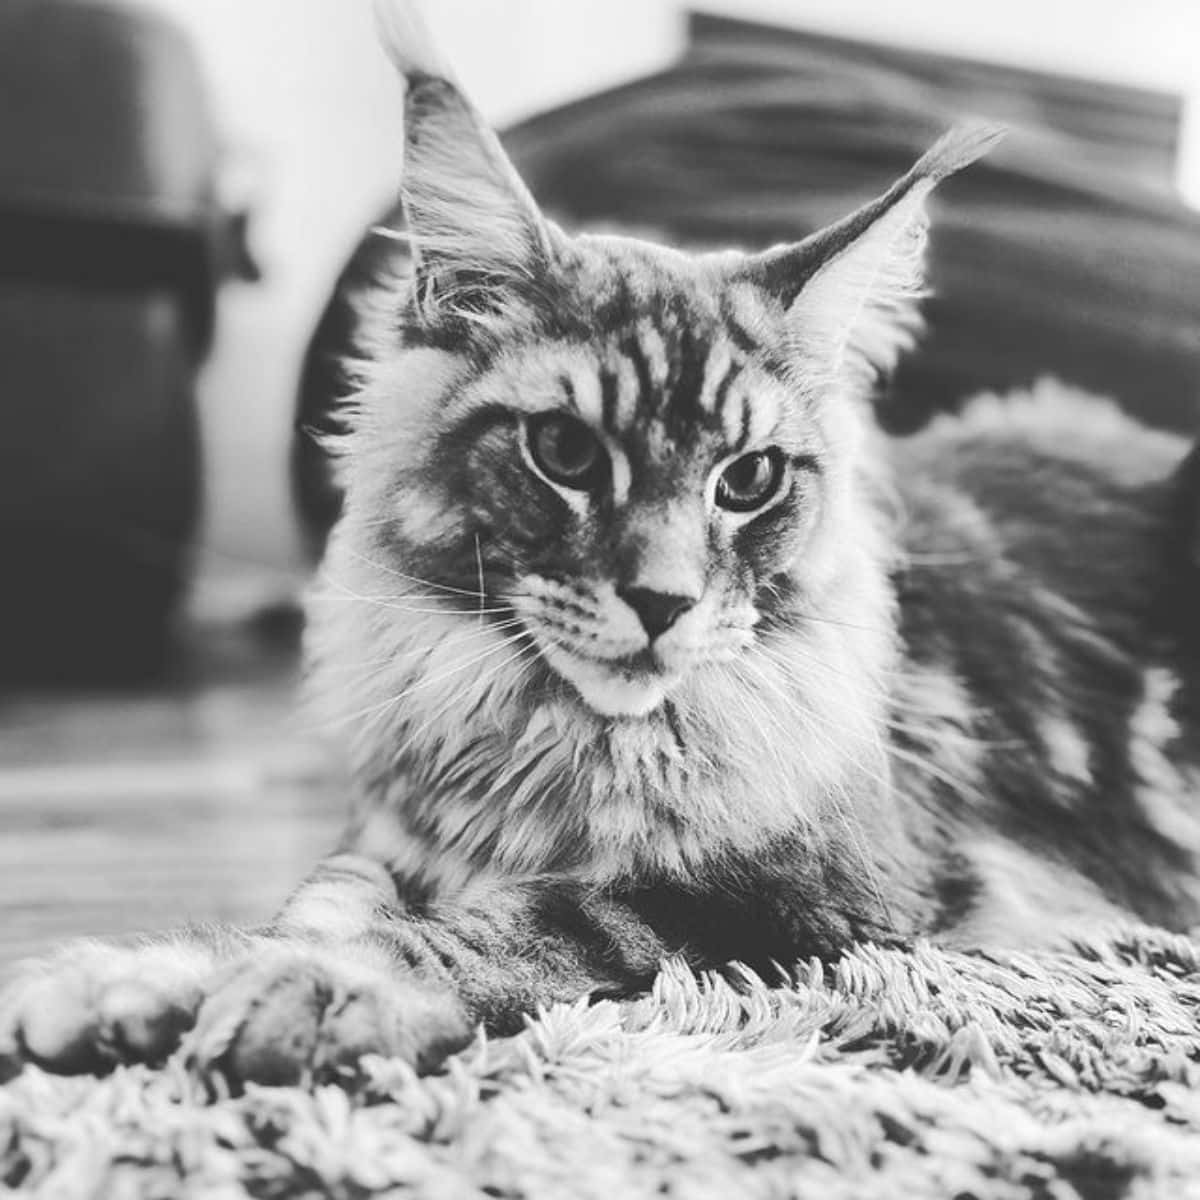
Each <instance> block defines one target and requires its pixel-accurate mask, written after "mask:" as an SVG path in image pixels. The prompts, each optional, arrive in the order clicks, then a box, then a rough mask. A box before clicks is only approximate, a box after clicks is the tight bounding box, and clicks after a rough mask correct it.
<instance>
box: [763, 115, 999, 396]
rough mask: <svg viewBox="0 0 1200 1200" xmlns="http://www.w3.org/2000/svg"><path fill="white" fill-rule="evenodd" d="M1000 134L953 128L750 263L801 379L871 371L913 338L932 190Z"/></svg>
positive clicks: (884, 367) (881, 368)
mask: <svg viewBox="0 0 1200 1200" xmlns="http://www.w3.org/2000/svg"><path fill="white" fill-rule="evenodd" d="M1003 135H1004V131H1003V130H1002V129H999V128H997V127H994V126H987V127H973V128H957V129H953V130H951V131H950V132H949V133H947V134H946V135H945V136H944V137H942V138H941V139H940V140H939V141H938V142H937V143H936V144H935V145H934V146H933V147H932V148H931V149H930V150H929V151H927V152H926V153H925V154H924V155H923V156H922V157H921V159H920V160H919V161H918V162H917V163H916V165H915V166H914V167H913V168H912V169H911V170H910V171H909V172H908V173H907V174H906V175H904V176H903V178H901V179H899V180H898V181H897V182H896V183H895V184H893V185H892V187H890V188H889V189H888V190H887V191H886V192H885V193H884V194H883V195H882V196H880V197H878V198H877V199H875V200H872V201H871V202H870V203H868V204H866V205H864V206H863V207H862V208H860V209H858V211H857V212H854V213H851V214H850V216H848V217H845V218H844V219H843V220H841V221H838V222H837V223H836V224H834V225H830V226H828V227H827V228H825V229H822V230H819V231H818V232H816V233H814V234H813V235H812V236H811V237H809V238H807V239H805V240H804V241H803V242H800V243H798V244H796V245H792V246H780V247H776V248H774V249H772V250H768V251H766V252H765V253H764V254H760V255H758V256H756V257H754V258H752V259H751V260H750V261H749V263H747V264H746V267H745V273H744V274H743V275H742V278H743V279H748V280H749V281H751V282H753V283H754V284H756V285H757V286H758V287H759V288H760V289H762V290H763V291H765V292H766V293H767V294H768V296H769V297H770V298H771V299H772V300H773V301H775V302H777V303H781V304H782V306H783V308H784V311H785V336H786V340H787V344H788V354H789V358H790V360H791V363H792V365H793V367H794V368H795V369H797V372H798V375H800V376H801V377H802V379H803V380H804V381H808V382H815V383H817V384H818V385H820V384H821V383H823V382H824V381H826V380H828V379H831V378H836V377H839V376H840V377H842V378H845V377H846V376H847V375H849V376H850V377H851V378H852V379H861V378H862V377H863V376H866V377H867V378H873V377H874V376H875V375H876V374H877V373H882V372H886V371H889V370H891V368H893V367H894V366H895V365H896V362H897V360H898V359H899V357H900V355H901V353H902V352H903V351H905V350H907V349H908V348H909V347H910V346H911V345H912V344H913V342H914V340H915V338H916V335H917V333H918V332H919V331H920V328H921V316H920V302H921V299H922V298H923V296H924V294H925V292H924V289H925V275H924V260H925V242H926V233H927V230H928V225H929V217H928V213H927V212H926V207H925V206H926V200H927V199H928V197H929V193H930V192H931V191H932V190H933V188H934V186H935V185H936V184H937V183H938V182H940V181H941V180H942V179H945V178H946V176H947V175H951V174H953V173H954V172H955V171H958V170H961V169H962V168H963V167H965V166H967V165H968V164H969V163H972V162H974V161H975V159H977V158H979V157H980V155H982V154H984V153H986V152H987V151H988V150H989V149H990V148H991V147H992V146H993V145H994V144H995V143H996V142H997V141H998V140H999V139H1000V138H1001V137H1003Z"/></svg>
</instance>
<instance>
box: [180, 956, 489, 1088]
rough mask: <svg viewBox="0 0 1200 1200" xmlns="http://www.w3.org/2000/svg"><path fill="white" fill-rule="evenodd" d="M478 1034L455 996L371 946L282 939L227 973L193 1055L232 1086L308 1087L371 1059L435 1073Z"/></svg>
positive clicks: (201, 1067) (201, 1023)
mask: <svg viewBox="0 0 1200 1200" xmlns="http://www.w3.org/2000/svg"><path fill="white" fill-rule="evenodd" d="M472 1032H473V1031H472V1026H471V1023H470V1021H469V1019H468V1017H467V1014H466V1011H465V1009H464V1008H463V1006H462V1003H461V1001H460V1000H459V999H458V997H457V996H456V995H455V994H454V993H453V992H452V991H450V990H449V989H448V988H441V987H438V986H436V985H431V984H427V983H425V982H423V981H421V980H418V979H405V978H404V977H403V976H401V975H399V974H398V973H397V971H396V970H395V968H394V966H393V965H392V964H391V963H390V962H389V961H388V960H387V958H386V957H385V956H383V955H382V954H380V955H378V956H377V955H376V954H375V952H374V951H373V950H372V948H370V947H350V948H339V949H331V948H328V947H322V946H320V945H316V944H307V943H287V942H282V943H280V944H279V945H278V946H275V947H270V948H267V949H265V950H264V951H263V952H262V953H261V954H259V955H256V956H255V957H254V958H252V959H245V960H242V961H239V962H236V963H234V964H232V965H231V966H229V967H228V968H226V969H225V970H224V971H223V972H221V973H220V975H219V976H218V978H217V980H216V981H215V982H214V983H213V985H212V987H211V989H210V991H209V993H208V995H207V996H206V998H205V1000H204V1003H203V1004H202V1006H201V1008H200V1012H199V1016H198V1018H197V1020H196V1024H195V1028H194V1029H193V1030H192V1031H191V1033H190V1034H189V1035H188V1037H187V1039H186V1055H187V1059H188V1063H189V1066H190V1067H191V1068H192V1069H193V1070H195V1071H197V1072H198V1073H200V1074H202V1075H220V1076H222V1077H224V1078H225V1079H226V1080H227V1081H228V1082H229V1083H230V1084H232V1085H233V1086H234V1087H237V1086H240V1085H241V1084H242V1083H247V1082H253V1083H261V1084H308V1083H312V1082H322V1081H326V1080H332V1079H336V1078H340V1077H345V1076H346V1075H347V1074H348V1073H353V1070H354V1068H355V1066H356V1064H357V1063H358V1061H359V1059H360V1058H361V1057H362V1056H363V1055H364V1054H380V1055H383V1056H385V1057H394V1058H401V1059H403V1060H405V1061H406V1062H408V1063H409V1064H410V1065H412V1066H414V1067H416V1068H417V1070H422V1071H423V1070H429V1069H430V1068H432V1067H434V1066H437V1065H438V1064H439V1063H440V1062H441V1061H442V1060H443V1059H444V1058H445V1057H446V1056H447V1055H449V1054H452V1053H453V1052H454V1051H455V1050H459V1049H461V1048H462V1047H463V1046H465V1045H466V1044H467V1043H468V1042H469V1041H470V1039H471V1036H472Z"/></svg>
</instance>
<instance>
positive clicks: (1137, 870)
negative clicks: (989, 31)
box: [0, 0, 1200, 1086]
mask: <svg viewBox="0 0 1200 1200" xmlns="http://www.w3.org/2000/svg"><path fill="white" fill-rule="evenodd" d="M377 9H378V13H379V17H380V25H381V29H382V31H383V35H384V41H385V45H386V46H387V48H388V50H389V51H390V53H391V55H392V57H393V59H394V61H395V63H396V65H397V67H398V68H399V70H400V72H401V73H402V74H403V75H404V77H405V78H406V80H407V87H408V92H407V103H406V142H405V148H404V158H405V162H404V196H403V200H404V208H405V212H406V216H407V222H408V236H409V237H410V239H411V254H412V273H411V278H410V279H408V280H407V281H406V282H405V284H404V286H403V287H402V288H401V289H398V290H397V291H396V292H394V293H390V294H389V301H388V304H387V306H386V307H385V309H384V311H383V313H382V319H380V320H378V321H377V322H376V325H377V328H376V329H375V332H374V334H373V353H372V362H371V364H370V365H369V367H368V368H366V370H367V378H366V380H365V382H364V385H363V388H362V391H361V394H360V395H359V396H358V397H357V400H356V402H355V407H354V413H353V416H352V418H351V420H350V430H349V432H348V433H347V435H346V437H345V438H344V441H343V442H342V444H341V445H340V447H339V451H340V458H341V469H342V473H343V479H344V484H345V489H346V491H345V497H346V498H345V509H344V513H343V516H342V519H341V521H340V523H339V525H338V527H337V529H336V530H335V532H334V535H333V538H332V541H331V544H330V547H329V550H328V556H327V562H326V565H325V569H324V572H323V579H324V582H323V583H322V585H321V586H320V587H319V589H318V591H317V593H316V594H315V596H314V597H313V600H312V604H311V610H310V622H309V628H308V634H307V637H308V653H309V656H310V660H311V663H312V670H313V677H314V680H315V683H316V688H317V691H318V694H319V695H320V697H321V702H322V703H323V704H324V706H325V711H326V713H327V715H328V717H329V720H330V722H331V723H332V724H333V725H335V726H336V727H337V728H339V729H341V730H342V731H344V735H345V738H346V745H347V753H348V756H349V761H350V764H351V767H352V771H353V778H354V781H355V797H354V804H353V808H352V814H351V818H350V821H349V823H348V826H347V829H346V832H345V834H344V836H343V838H342V841H341V843H340V845H339V846H338V848H337V850H336V852H335V853H334V854H332V855H331V856H330V857H329V858H328V859H327V860H326V861H325V862H323V863H322V864H320V865H319V866H318V868H317V869H316V871H315V872H314V873H313V874H312V876H311V877H310V878H309V879H308V881H307V882H306V883H304V884H303V885H302V886H301V887H300V888H299V889H298V890H297V891H296V892H295V893H294V894H293V895H292V897H291V898H290V899H289V900H288V902H287V903H286V904H285V906H284V907H283V909H282V911H281V912H280V913H279V915H278V916H277V918H276V919H275V920H274V921H273V922H272V923H271V925H270V926H269V927H267V928H264V929H261V930H252V931H241V930H233V929H212V930H195V931H189V932H186V933H182V934H177V935H173V936H169V937H164V938H161V939H157V940H152V941H149V942H147V943H145V944H142V945H139V946H133V947H115V946H105V945H99V944H86V945H82V946H73V947H68V948H67V949H65V950H64V951H63V952H62V953H61V954H59V955H58V956H56V957H53V958H51V959H49V960H48V961H46V962H43V963H41V964H38V965H36V966H34V967H32V968H28V969H26V970H24V971H23V973H22V974H21V975H20V976H19V978H18V979H17V980H15V981H14V982H13V983H11V984H10V985H9V987H8V989H7V990H6V992H5V993H4V996H3V999H0V1061H3V1062H4V1064H6V1069H7V1070H9V1071H12V1070H17V1069H20V1067H21V1066H22V1064H24V1063H26V1062H33V1063H37V1064H39V1065H41V1066H42V1067H44V1068H47V1069H51V1070H57V1071H67V1072H83V1071H104V1070H106V1069H109V1068H110V1067H111V1066H112V1065H113V1064H114V1063H117V1062H123V1061H145V1062H151V1063H157V1062H161V1061H163V1059H164V1058H165V1057H166V1056H167V1055H168V1054H170V1053H172V1052H173V1051H174V1050H175V1049H176V1047H177V1046H178V1045H179V1044H180V1042H181V1041H182V1043H183V1045H184V1047H185V1052H186V1055H187V1058H188V1061H190V1062H191V1063H192V1064H193V1065H194V1066H195V1067H196V1068H197V1069H199V1070H203V1071H206V1072H214V1073H218V1074H220V1075H222V1076H223V1077H224V1078H225V1079H226V1080H228V1081H230V1082H231V1083H232V1084H233V1085H235V1086H237V1085H240V1084H241V1083H243V1082H245V1081H247V1080H254V1081H258V1082H265V1083H297V1082H302V1083H303V1082H311V1081H313V1080H321V1079H328V1078H338V1077H340V1076H341V1075H343V1074H344V1073H346V1072H349V1071H353V1069H354V1066H355V1064H356V1063H357V1061H358V1060H359V1059H360V1058H361V1056H362V1055H363V1054H365V1053H367V1052H379V1053H384V1054H391V1055H397V1056H400V1057H402V1058H404V1059H406V1060H408V1061H409V1062H411V1063H413V1064H414V1065H416V1066H417V1067H418V1068H419V1069H429V1068H431V1067H433V1066H435V1065H436V1064H437V1063H439V1062H440V1061H441V1060H442V1059H443V1058H444V1057H445V1056H446V1055H447V1054H449V1053H451V1052H453V1051H454V1050H456V1049H457V1048H459V1047H461V1046H463V1045H464V1044H466V1043H467V1042H468V1041H469V1040H470V1038H471V1037H472V1036H473V1031H474V1030H475V1029H476V1028H477V1027H478V1025H479V1024H483V1025H485V1026H486V1027H488V1028H489V1029H492V1030H494V1031H497V1032H507V1031H511V1030H513V1029H515V1028H518V1027H519V1025H520V1022H521V1018H522V1015H523V1014H525V1013H527V1012H529V1011H531V1010H533V1009H534V1008H535V1007H536V1006H537V1005H539V1004H545V1003H549V1002H552V1001H558V1000H574V999H577V998H580V997H583V996H626V995H631V994H635V993H637V992H638V991H640V990H643V989H645V988H646V987H647V986H648V984H649V983H650V982H651V981H652V979H653V977H654V975H655V973H656V972H657V970H658V968H659V966H660V964H661V962H662V961H663V960H664V958H667V957H669V956H679V957H681V958H682V959H684V960H685V961H686V962H687V963H689V964H690V965H691V966H693V967H695V968H697V969H703V968H707V967H714V968H715V967H719V966H720V965H721V964H723V963H726V962H728V961H731V960H740V961H741V962H743V963H745V964H747V965H748V966H749V967H751V968H752V969H755V970H758V971H760V972H772V971H773V970H774V964H776V963H782V964H787V963H791V962H796V961H798V960H801V959H804V958H807V957H809V956H814V955H815V956H818V957H820V958H822V959H824V960H826V961H831V960H833V959H835V958H836V957H837V955H838V954H839V953H840V952H841V951H842V950H844V949H845V948H846V947H848V946H850V945H852V944H854V943H856V942H860V941H864V940H866V941H873V942H876V943H882V944H894V945H906V944H909V943H911V942H912V941H913V940H914V939H916V938H920V937H930V938H935V939H937V940H939V941H941V942H943V943H946V944H951V945H956V946H964V947H979V946H989V945H998V944H1009V945H1011V944H1019V945H1022V946H1030V945H1044V944H1051V943H1054V942H1056V941H1063V940H1069V938H1070V937H1071V935H1073V934H1081V933H1084V932H1086V931H1087V930H1088V929H1090V928H1092V927H1093V926H1095V925H1098V924H1101V923H1106V922H1111V921H1119V920H1128V919H1131V918H1134V919H1141V920H1147V921H1154V922H1158V923H1161V924H1165V925H1169V926H1172V927H1176V928H1180V927H1185V926H1187V925H1188V924H1190V923H1192V922H1194V921H1195V920H1196V916H1197V911H1198V908H1200V874H1198V872H1197V861H1196V859H1197V854H1198V853H1200V820H1198V818H1197V812H1196V805H1197V800H1198V799H1200V797H1198V796H1197V791H1198V781H1200V654H1198V652H1197V636H1196V628H1197V624H1200V622H1197V619H1196V611H1197V610H1196V606H1195V604H1194V600H1195V596H1196V586H1195V574H1194V571H1193V569H1192V567H1191V566H1190V565H1189V560H1188V555H1189V553H1190V546H1191V541H1192V540H1193V539H1194V537H1195V526H1194V523H1189V522H1190V515H1191V514H1192V513H1193V512H1194V508H1193V507H1189V506H1190V504H1191V501H1190V496H1191V494H1192V491H1194V490H1195V487H1194V484H1193V483H1189V480H1191V479H1192V477H1193V476H1194V474H1195V471H1194V468H1192V467H1188V466H1185V463H1184V460H1185V457H1186V453H1187V446H1186V445H1185V444H1184V443H1183V441H1182V440H1181V439H1179V438H1176V437H1174V436H1171V435H1167V434H1163V433H1158V432H1152V431H1150V430H1148V429H1146V428H1144V427H1142V426H1140V425H1139V424H1137V423H1136V422H1135V421H1133V420H1132V419H1131V418H1129V417H1127V416H1125V415H1123V414H1122V413H1121V412H1120V411H1118V410H1117V409H1116V408H1115V407H1113V406H1111V405H1109V404H1107V403H1105V402H1104V401H1101V400H1098V399H1094V398H1091V397H1089V396H1085V395H1082V394H1078V393H1073V392H1071V391H1070V390H1069V389H1066V388H1064V387H1062V386H1060V385H1057V384H1055V383H1053V382H1045V383H1042V384H1040V385H1038V386H1037V387H1035V388H1033V389H1032V390H1031V391H1029V392H1028V393H1027V394H1023V395H1020V396H1015V397H1003V398H1001V397H989V396H985V397H980V398H977V399H976V400H975V401H973V402H972V403H970V404H968V405H967V406H966V408H965V409H964V410H963V412H962V413H961V415H958V416H954V417H950V416H945V417H941V418H939V419H937V420H935V421H934V422H933V423H932V424H931V425H930V426H929V427H928V428H927V429H926V430H925V431H924V432H922V433H921V434H919V435H916V436H913V437H911V438H907V439H889V438H887V437H885V436H884V435H883V434H882V433H881V432H880V431H879V430H878V429H876V428H875V427H874V426H873V425H872V422H871V419H870V410H869V406H868V404H867V398H868V396H869V393H870V390H871V388H872V386H873V384H874V381H875V379H876V378H877V377H878V376H880V375H883V374H886V373H887V372H888V371H889V370H890V369H891V368H892V367H893V366H894V365H895V363H896V361H897V359H898V357H899V356H900V355H901V354H902V353H903V352H904V351H906V350H907V349H908V348H909V347H910V346H911V345H912V344H913V342H914V340H915V338H916V337H917V335H918V333H919V330H920V300H921V296H922V293H923V280H922V261H923V247H924V244H925V238H926V228H927V224H928V217H927V212H926V204H927V200H928V197H929V194H930V192H931V191H932V189H933V188H934V187H935V185H936V184H937V183H938V182H939V181H940V180H942V179H943V178H945V177H946V176H947V175H949V174H951V173H953V172H955V171H957V170H959V169H961V168H963V167H966V166H967V165H968V164H969V163H970V162H971V161H972V160H973V159H975V158H976V157H977V156H978V155H980V154H981V153H983V152H984V151H985V150H987V149H988V148H989V146H990V145H991V143H992V142H993V141H994V134H993V132H991V131H989V130H975V131H961V130H960V131H958V132H952V133H951V134H949V135H947V136H946V137H945V138H944V139H942V140H941V141H940V142H938V143H937V144H936V145H934V147H933V148H932V149H931V150H930V151H929V152H928V153H927V154H926V155H924V156H923V157H922V158H921V159H920V160H919V161H918V162H917V164H916V165H915V166H914V167H913V168H912V169H911V170H910V171H909V172H908V173H907V174H906V175H904V176H903V177H902V178H901V179H900V180H899V181H897V182H896V183H895V184H893V185H892V186H891V187H890V188H889V189H888V190H887V191H886V192H884V193H883V194H882V195H881V196H880V197H879V198H878V199H876V200H874V201H872V202H870V203H869V204H867V205H865V206H864V207H862V208H860V209H859V210H858V211H856V212H854V213H852V214H851V215H849V216H847V217H846V218H845V219H843V220H841V221H839V222H837V223H835V224H834V225H832V226H830V227H829V228H827V229H824V230H822V231H820V232H819V233H817V234H815V235H813V236H812V237H810V238H808V239H806V240H805V241H803V242H801V243H798V244H795V245H784V246H779V247H775V248H773V249H769V250H766V251H764V252H760V253H742V252H739V251H728V252H720V253H711V252H710V253H704V254H699V255H689V254H687V253H685V252H683V251H680V250H676V249H672V248H668V247H664V246H658V245H653V244H651V243H648V242H643V241H638V240H634V239H631V238H624V237H620V236H617V235H611V234H606V235H599V234H590V235H589V234H580V235H576V236H568V235H566V234H565V233H563V232H562V231H561V230H559V229H558V228H556V227H555V226H554V225H552V224H551V223H550V222H549V221H548V220H547V219H546V218H544V217H543V215H542V214H541V213H540V212H539V211H538V209H537V207H536V205H535V203H534V201H533V200H532V198H531V197H530V195H529V194H528V192H527V191H526V189H525V187H524V186H523V184H522V183H521V181H520V180H519V178H518V177H517V175H516V173H515V171H514V170H513V168H512V167H511V165H510V164H509V162H508V160H507V159H506V157H505V155H504V153H503V151H502V149H501V147H500V144H499V142H498V141H497V140H496V138H495V137H494V135H493V134H492V133H491V132H490V131H489V130H487V128H486V127H485V126H484V124H483V122H482V120H481V119H480V117H479V115H478V113H477V112H476V110H475V109H474V108H473V107H472V106H471V104H470V102H469V101H468V100H467V99H466V98H465V96H464V94H463V92H462V91H461V89H460V88H459V87H458V85H457V84H456V83H455V82H454V81H453V77H452V74H451V73H450V71H449V70H448V69H447V68H446V66H445V65H444V64H443V63H442V62H441V61H440V59H439V58H438V56H437V53H436V51H435V49H434V48H433V46H432V44H431V43H430V41H429V39H428V35H427V34H426V33H425V32H424V30H423V27H422V26H421V24H420V22H419V19H418V17H417V15H416V14H415V12H414V11H413V9H412V7H411V6H410V5H409V4H407V3H404V2H402V0H379V3H378V5H377ZM1189 489H1191V490H1190V491H1189Z"/></svg>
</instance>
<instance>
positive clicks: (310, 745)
mask: <svg viewBox="0 0 1200 1200" xmlns="http://www.w3.org/2000/svg"><path fill="white" fill-rule="evenodd" d="M197 644H198V646H199V649H198V650H193V651H192V653H191V655H190V656H189V662H188V665H187V666H186V667H185V668H184V669H182V670H178V671H176V672H175V677H174V678H173V679H172V681H171V682H166V683H160V684H157V685H155V686H152V687H146V688H144V689H141V690H125V691H117V692H111V691H104V690H99V689H96V690H90V691H72V692H69V693H61V692H60V693H33V692H24V693H18V694H16V695H5V696H0V968H2V967H3V966H4V965H5V964H8V963H11V961H12V960H13V959H15V958H19V957H23V956H25V955H28V954H31V953H36V952H39V951H42V950H44V949H46V948H47V947H49V946H50V945H52V944H53V943H55V942H57V941H59V940H61V939H63V938H66V937H69V936H75V935H79V934H125V933H131V932H137V931H144V930H154V929H163V928H169V927H172V926H176V925H179V924H181V923H183V922H185V921H194V920H221V921H259V920H263V919H265V918H267V917H269V916H270V915H271V912H272V911H273V909H274V908H275V907H276V906H277V905H278V903H279V901H280V900H281V899H283V897H284V896H285V895H286V894H287V892H288V891H289V890H290V889H291V888H292V887H293V886H295V884H296V883H298V882H299V880H300V879H301V878H302V877H303V875H304V874H305V872H306V871H307V870H308V869H309V868H310V867H311V866H312V864H313V863H314V862H315V860H316V859H317V857H318V856H319V855H320V854H321V853H322V852H323V851H324V850H326V849H327V848H328V847H329V846H330V845H331V843H332V841H333V839H334V838H335V836H336V833H337V829H338V827H339V824H340V818H341V813H342V808H343V799H344V788H343V787H342V786H340V785H339V782H338V780H337V775H336V771H335V770H334V768H333V767H332V756H330V755H329V754H328V753H327V752H325V751H323V750H322V749H321V748H320V745H321V742H320V739H319V737H318V731H316V730H314V729H313V728H311V727H306V725H305V722H304V719H303V718H302V717H301V716H300V715H299V710H298V706H297V703H296V686H297V681H298V670H297V658H296V653H295V650H294V648H292V647H291V646H287V645H281V644H280V643H279V642H278V641H275V642H271V641H269V640H268V641H264V639H262V638H261V637H256V636H254V635H252V634H250V633H248V632H247V631H245V630H242V631H238V632H233V631H230V630H220V631H208V632H207V633H204V634H203V635H202V636H201V637H200V638H199V639H198V642H197Z"/></svg>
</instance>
